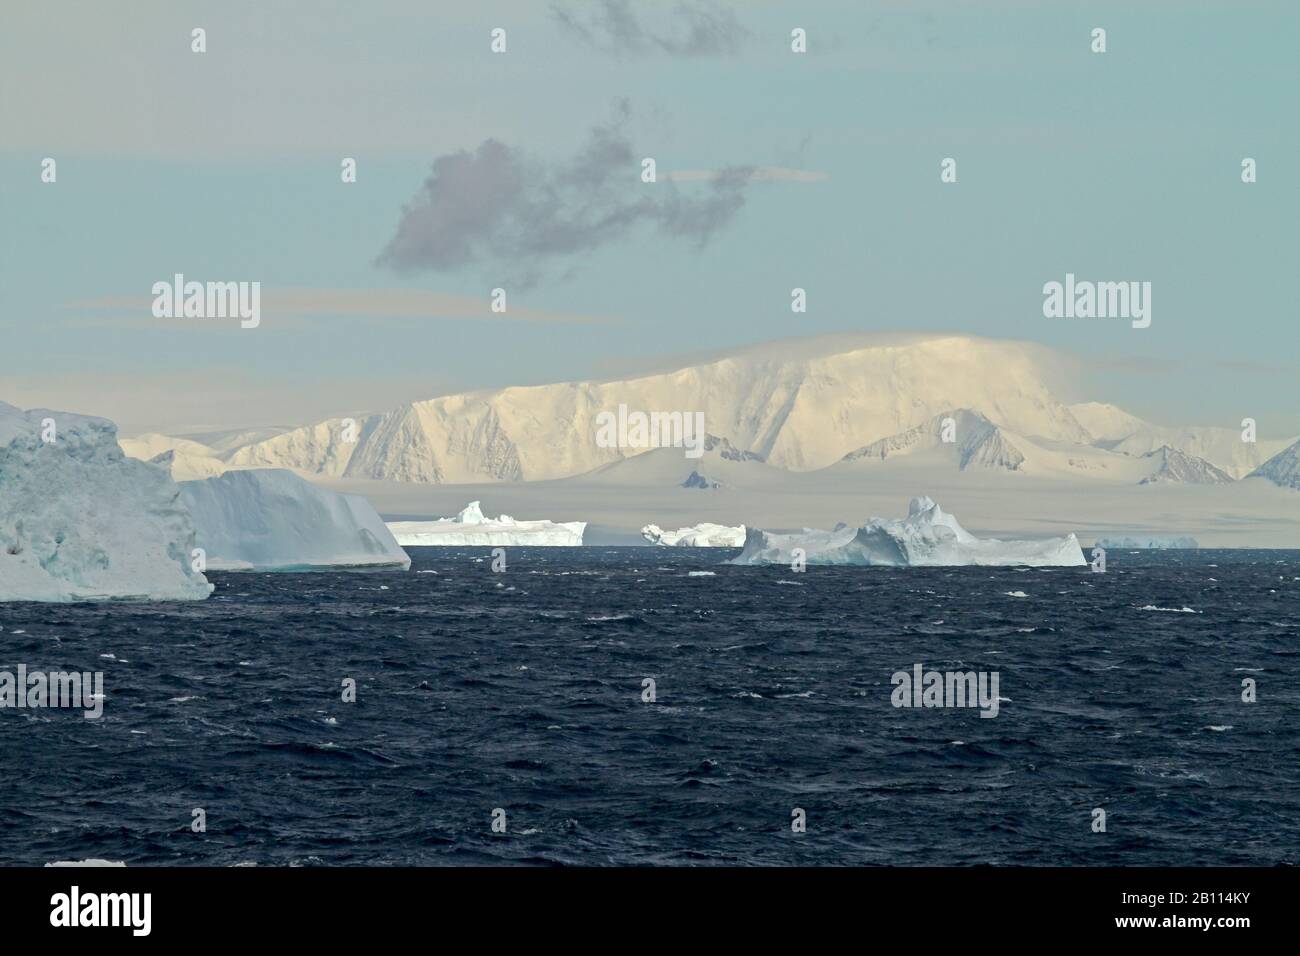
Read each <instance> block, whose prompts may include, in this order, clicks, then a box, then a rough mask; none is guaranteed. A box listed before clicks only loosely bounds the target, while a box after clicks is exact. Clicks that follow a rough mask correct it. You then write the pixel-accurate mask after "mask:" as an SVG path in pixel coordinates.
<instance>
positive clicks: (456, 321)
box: [0, 0, 1300, 437]
mask: <svg viewBox="0 0 1300 956" xmlns="http://www.w3.org/2000/svg"><path fill="white" fill-rule="evenodd" d="M196 27H201V28H203V29H204V30H205V31H206V52H203V53H196V52H193V50H192V49H191V45H192V42H193V41H192V32H191V31H192V30H193V29H194V28H196ZM1098 27H1100V28H1104V29H1105V30H1106V47H1107V48H1106V52H1104V53H1095V52H1093V50H1092V45H1093V38H1092V31H1093V30H1094V28H1098ZM795 28H801V29H803V30H805V31H806V36H807V52H806V53H802V54H799V53H794V52H792V50H791V31H792V30H793V29H795ZM495 29H501V30H504V31H505V52H499V53H498V52H493V50H492V48H491V46H492V42H493V41H492V31H493V30H495ZM1298 36H1300V4H1296V3H1294V2H1293V0H1280V2H1265V0H1216V2H1209V0H1182V2H1175V0H1126V2H1123V3H1105V2H1087V3H1082V2H1080V3H1076V2H1071V0H1041V2H1031V0H983V2H979V3H976V2H959V0H907V2H903V0H884V2H871V0H854V2H849V0H844V2H826V0H803V2H793V0H792V2H776V0H743V2H742V0H734V2H724V0H671V2H649V0H647V2H637V3H632V2H627V0H582V2H563V0H561V2H555V3H551V2H546V0H535V2H523V0H520V2H504V0H499V2H498V0H476V2H473V3H468V2H465V3H459V2H458V3H450V2H429V0H419V2H416V0H371V2H367V3H364V4H358V3H355V2H334V0H311V2H291V0H276V2H274V3H271V2H264V0H259V2H245V0H223V2H211V3H209V2H198V0H181V2H156V0H133V2H125V0H84V2H69V0H39V2H35V0H7V2H6V4H5V15H4V27H3V29H0V400H2V401H8V402H10V403H12V404H17V405H21V406H24V407H29V406H37V405H41V406H48V407H54V408H60V409H65V410H73V411H79V412H86V413H93V414H100V415H105V416H107V417H111V418H113V419H114V420H116V421H118V422H119V424H120V425H121V426H122V428H123V430H124V431H126V432H128V433H130V432H138V431H143V430H161V431H171V432H179V431H183V430H186V429H200V428H204V427H217V426H222V427H237V426H240V427H242V426H247V425H260V424H279V425H289V424H300V423H304V422H309V421H315V420H320V419H324V418H328V417H331V416H335V415H345V414H352V413H360V412H372V411H377V410H383V409H386V408H389V407H392V406H394V405H396V404H398V403H400V402H403V401H409V400H415V399H422V398H431V397H434V396H437V395H440V394H446V393H449V392H455V391H461V390H466V389H473V388H487V387H498V386H502V385H512V384H539V383H545V382H554V381H566V380H573V379H583V378H593V377H610V376H615V375H620V376H621V375H627V374H631V373H633V372H635V371H636V370H637V369H638V368H643V367H646V368H648V367H652V366H653V367H659V366H660V365H661V364H662V362H663V357H664V356H672V355H692V354H698V353H707V352H717V351H725V350H728V349H733V348H736V347H739V346H742V345H746V344H750V343H754V342H760V341H766V340H772V339H780V338H785V337H789V336H800V335H813V334H819V333H828V332H842V331H876V330H907V331H930V332H963V333H970V334H975V335H984V336H990V337H995V338H1011V339H1025V340H1030V341H1034V342H1038V343H1043V344H1046V345H1049V346H1053V347H1055V348H1058V349H1062V350H1064V351H1066V352H1068V353H1070V354H1071V355H1074V356H1076V357H1078V358H1079V359H1081V365H1082V367H1083V369H1084V372H1085V374H1084V375H1083V376H1082V377H1081V378H1080V379H1079V380H1078V381H1073V382H1069V383H1066V382H1062V383H1061V387H1062V390H1063V392H1068V393H1069V395H1068V397H1070V398H1075V399H1087V400H1096V401H1108V402H1114V403H1116V404H1119V405H1121V406H1123V407H1124V408H1126V409H1128V410H1130V411H1132V412H1134V413H1135V414H1138V415H1141V416H1142V417H1145V418H1148V419H1150V420H1153V421H1156V422H1159V423H1162V424H1190V423H1195V424H1206V425H1210V424H1213V425H1224V426H1227V427H1236V426H1237V425H1238V423H1239V422H1240V420H1241V418H1243V417H1245V416H1250V417H1254V418H1256V419H1257V421H1258V422H1259V431H1260V435H1261V437H1286V436H1290V435H1294V434H1296V433H1297V432H1300V389H1298V388H1297V379H1298V375H1297V373H1300V350H1297V348H1296V345H1297V342H1300V335H1297V332H1296V326H1297V319H1298V318H1300V315H1298V313H1297V308H1296V302H1295V298H1294V293H1293V286H1294V279H1293V276H1294V274H1295V259H1296V251H1297V242H1296V239H1295V228H1296V223H1297V222H1298V221H1300V191H1298V190H1297V182H1300V124H1298V123H1297V121H1296V119H1297V117H1300V56H1297V55H1296V51H1295V40H1296V38H1297V37H1298ZM646 157H652V158H653V159H654V160H655V164H656V179H657V181H656V182H654V183H646V182H643V181H642V168H643V167H642V161H643V159H645V158H646ZM948 157H951V158H953V159H955V161H956V171H957V178H956V182H951V183H944V182H941V181H940V163H941V161H942V160H944V159H945V158H948ZM1245 157H1251V158H1253V159H1254V160H1255V161H1256V164H1257V181H1256V182H1254V183H1250V184H1246V183H1243V182H1242V180H1241V163H1242V160H1243V158H1245ZM47 158H52V159H54V160H55V162H56V167H55V168H56V174H57V178H56V180H55V181H54V182H52V183H51V182H44V181H42V170H43V165H42V164H43V161H44V160H46V159H47ZM345 158H351V159H354V160H355V161H356V170H357V173H356V182H352V183H344V182H343V181H342V178H341V163H342V161H343V160H344V159H345ZM178 272H179V273H182V274H184V275H185V276H186V278H187V279H190V280H198V281H209V280H211V281H223V282H224V281H248V282H252V281H256V282H259V283H260V284H261V290H262V317H261V323H260V324H259V325H258V327H257V328H249V329H244V328H240V324H239V322H238V321H237V320H231V319H220V318H208V319H183V318H155V317H154V315H153V314H152V312H151V301H152V291H151V290H152V287H153V285H154V283H156V282H159V281H170V280H171V278H172V276H173V275H174V274H175V273H178ZM1067 273H1073V274H1075V275H1076V276H1078V277H1079V278H1080V279H1092V280H1096V281H1129V280H1131V281H1144V282H1150V283H1151V288H1152V303H1151V308H1152V316H1151V318H1152V321H1151V325H1150V327H1149V328H1145V329H1135V328H1133V327H1132V326H1131V324H1130V323H1129V322H1128V321H1125V320H1122V319H1121V320H1114V319H1064V318H1046V317H1044V315H1043V291H1042V289H1043V285H1044V283H1047V282H1051V281H1063V280H1064V278H1065V276H1066V274H1067ZM795 287H799V288H803V289H805V290H806V293H807V311H806V312H803V313H794V312H792V311H791V307H790V303H791V289H793V288H795ZM496 288H503V289H505V291H506V301H507V309H506V312H505V313H494V312H492V311H491V309H490V308H489V300H490V298H491V295H492V290H493V289H496ZM989 374H997V370H996V369H990V370H989Z"/></svg>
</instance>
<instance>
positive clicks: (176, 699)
mask: <svg viewBox="0 0 1300 956" xmlns="http://www.w3.org/2000/svg"><path fill="white" fill-rule="evenodd" d="M167 699H168V701H169V702H171V703H173V704H183V703H185V702H186V701H190V700H202V699H203V698H202V697H200V696H199V695H198V694H187V695H186V696H184V697H169V698H167Z"/></svg>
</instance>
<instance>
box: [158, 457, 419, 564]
mask: <svg viewBox="0 0 1300 956" xmlns="http://www.w3.org/2000/svg"><path fill="white" fill-rule="evenodd" d="M180 489H181V500H182V501H183V502H184V504H185V506H186V507H188V508H189V510H190V513H191V514H192V515H193V516H194V524H195V526H196V527H197V529H198V538H197V540H198V546H199V547H200V548H203V549H204V551H206V552H207V563H208V567H209V568H210V569H212V570H214V571H231V570H240V571H254V570H256V571H290V570H319V569H324V568H375V567H392V568H401V569H402V570H405V569H407V568H409V567H410V566H411V559H410V557H408V556H407V554H406V552H405V551H403V550H402V549H401V548H400V547H399V546H398V544H397V541H396V540H394V538H393V535H392V534H391V533H390V532H389V530H388V528H387V527H386V526H385V525H384V522H383V520H382V519H381V518H380V517H379V514H378V513H377V512H376V511H375V509H374V508H373V507H372V506H371V504H370V502H369V501H367V500H366V499H365V498H362V497H361V496H360V495H343V494H339V493H338V492H334V491H330V490H328V489H326V488H321V487H319V486H317V485H313V484H312V483H311V482H310V481H306V480H305V479H303V478H300V477H299V476H298V475H296V474H294V473H293V472H291V471H287V470H285V469H282V468H268V469H252V470H248V471H228V472H226V473H225V474H224V475H220V476H218V477H216V478H204V479H202V480H200V481H182V482H181V483H180Z"/></svg>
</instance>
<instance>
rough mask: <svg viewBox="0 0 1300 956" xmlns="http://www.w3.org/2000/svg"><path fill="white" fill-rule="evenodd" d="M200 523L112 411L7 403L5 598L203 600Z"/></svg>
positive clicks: (0, 542) (2, 476)
mask: <svg viewBox="0 0 1300 956" xmlns="http://www.w3.org/2000/svg"><path fill="white" fill-rule="evenodd" d="M194 546H195V530H194V523H193V521H192V519H191V518H190V515H189V512H187V511H186V510H185V506H184V505H183V504H182V503H181V502H180V500H179V492H178V491H177V487H176V483H175V482H174V481H172V479H171V477H170V476H169V475H168V474H167V473H166V472H165V471H163V470H162V469H160V468H157V467H155V466H153V465H149V464H147V463H145V462H143V461H137V460H135V459H133V458H128V457H126V455H125V454H124V453H123V452H122V449H121V448H120V447H119V446H118V443H117V426H115V425H114V424H113V423H112V422H110V421H108V420H107V419H103V418H94V417H91V416H88V415H73V414H69V413H66V412H54V411H50V410H48V409H33V410H31V411H26V412H25V411H23V410H21V409H19V408H15V407H14V406H12V405H8V404H5V403H4V402H0V601H106V600H151V601H201V600H203V599H204V598H206V597H207V596H208V595H209V594H211V593H212V585H211V584H209V583H208V581H207V578H205V577H204V576H203V575H202V574H201V573H199V572H198V571H195V570H194V569H193V568H192V567H191V554H190V552H191V550H192V549H193V548H194Z"/></svg>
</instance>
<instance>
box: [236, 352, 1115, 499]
mask: <svg viewBox="0 0 1300 956" xmlns="http://www.w3.org/2000/svg"><path fill="white" fill-rule="evenodd" d="M1039 354H1040V350H1039V349H1038V347H1036V346H1033V345H1030V344H1028V343H1023V342H1003V341H994V340H988V339H981V338H976V337H972V336H957V335H949V336H920V335H883V334H880V335H855V336H819V337H816V338H811V339H803V340H793V341H788V342H776V343H769V344H767V345H763V346H757V347H753V348H749V349H745V350H742V351H740V352H737V353H735V354H733V355H731V356H728V357H726V358H721V359H718V360H715V361H711V362H706V363H703V364H700V365H695V366H690V367H687V368H682V369H678V370H676V371H673V372H666V373H660V374H655V375H647V376H643V377H640V378H634V379H628V380H624V381H610V382H569V383H562V384H557V385H540V386H532V387H520V388H505V389H500V390H497V391H484V392H470V393H464V394H459V395H449V396H444V397H442V398H435V399H432V400H429V401H422V402H414V403H411V404H409V405H404V406H402V407H400V408H397V409H394V410H392V411H389V412H386V413H383V414H379V415H372V416H369V417H367V418H364V419H359V420H357V421H356V423H355V425H356V427H355V429H354V430H350V429H349V428H347V427H346V426H347V425H348V422H347V421H346V420H344V419H332V420H329V421H324V422H319V423H317V424H314V425H309V426H306V427H303V428H298V429H294V430H293V431H289V432H286V433H284V434H282V435H277V436H275V437H273V438H269V439H267V440H264V441H259V442H254V443H252V444H249V445H246V446H244V447H243V448H240V449H238V450H236V451H235V452H233V453H232V454H230V455H229V456H228V461H229V463H230V464H232V465H234V466H236V467H286V468H294V469H298V470H300V471H303V472H305V473H309V474H320V475H325V476H330V477H348V478H372V479H388V480H396V481H417V482H437V483H457V482H481V481H489V480H497V481H519V480H524V481H536V480H544V479H550V478H562V477H567V476H571V475H576V474H581V473H583V472H587V471H590V470H592V469H594V468H598V467H600V466H601V465H606V464H609V463H610V462H613V461H616V460H618V459H620V458H623V457H627V456H629V455H635V454H636V453H637V452H638V451H641V450H642V449H620V448H602V447H600V446H598V445H597V443H596V432H597V424H598V423H597V416H598V415H599V414H600V413H602V412H610V411H613V410H614V409H616V408H617V407H618V406H619V405H626V406H627V407H628V408H629V409H632V410H640V411H644V412H646V413H649V412H654V411H660V412H672V411H682V412H686V411H689V412H702V413H703V415H704V422H705V429H706V430H707V431H708V432H709V433H710V434H712V435H715V436H718V437H719V438H720V439H723V440H725V441H726V442H727V443H728V444H729V445H730V446H731V447H732V448H734V449H736V450H738V451H739V452H741V453H744V452H748V453H750V454H754V455H758V456H761V457H762V458H763V459H764V460H766V461H767V462H768V463H769V464H771V465H773V466H775V467H778V468H783V469H788V470H793V471H807V470H813V469H817V468H822V467H825V466H826V465H829V464H832V463H834V462H836V461H838V460H839V459H840V458H842V457H843V456H844V454H845V453H846V452H848V451H851V450H853V449H855V448H861V447H863V446H865V445H868V444H870V443H871V442H874V441H877V440H879V439H882V438H887V437H889V436H890V435H895V434H898V433H899V432H902V431H905V430H907V429H909V428H912V427H915V426H917V425H919V424H921V423H923V422H925V421H927V420H928V419H931V418H933V417H934V416H936V415H938V414H939V413H940V412H944V411H946V410H949V409H953V408H967V409H972V410H974V411H977V412H979V413H980V414H982V415H984V416H986V417H987V418H989V419H990V420H991V421H995V422H997V423H998V424H999V425H1001V426H1003V427H1006V428H1008V429H1010V430H1012V431H1016V432H1020V433H1024V434H1028V435H1041V436H1046V437H1048V438H1051V439H1057V440H1066V441H1075V442H1085V443H1086V442H1088V441H1090V440H1091V436H1090V435H1089V434H1088V432H1087V431H1086V430H1085V429H1084V428H1083V426H1081V425H1080V424H1079V422H1078V421H1077V420H1076V419H1075V417H1074V415H1073V414H1072V413H1071V412H1070V410H1069V408H1067V407H1066V406H1065V405H1064V404H1062V403H1061V402H1059V401H1058V400H1057V399H1056V398H1055V397H1054V396H1053V394H1052V389H1051V387H1050V384H1049V378H1050V376H1049V375H1048V373H1047V372H1046V371H1045V367H1044V364H1043V363H1042V362H1041V361H1040V360H1039ZM350 431H354V433H353V434H349V432H350ZM349 438H352V439H354V440H352V441H349V440H348V439H349Z"/></svg>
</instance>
